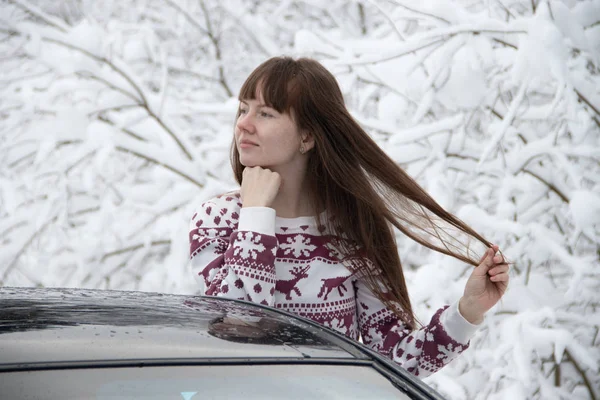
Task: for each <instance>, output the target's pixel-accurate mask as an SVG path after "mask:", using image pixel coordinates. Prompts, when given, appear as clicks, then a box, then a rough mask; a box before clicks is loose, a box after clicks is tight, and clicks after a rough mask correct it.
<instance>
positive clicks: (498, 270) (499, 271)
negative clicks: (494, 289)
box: [488, 264, 510, 276]
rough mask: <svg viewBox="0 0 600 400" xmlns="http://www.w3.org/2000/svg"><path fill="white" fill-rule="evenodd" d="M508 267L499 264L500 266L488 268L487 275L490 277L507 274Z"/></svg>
mask: <svg viewBox="0 0 600 400" xmlns="http://www.w3.org/2000/svg"><path fill="white" fill-rule="evenodd" d="M509 269H510V268H509V266H508V264H500V265H496V266H495V267H493V268H490V270H489V271H488V274H490V275H491V276H494V275H498V274H502V273H505V272H506V273H508V270H509Z"/></svg>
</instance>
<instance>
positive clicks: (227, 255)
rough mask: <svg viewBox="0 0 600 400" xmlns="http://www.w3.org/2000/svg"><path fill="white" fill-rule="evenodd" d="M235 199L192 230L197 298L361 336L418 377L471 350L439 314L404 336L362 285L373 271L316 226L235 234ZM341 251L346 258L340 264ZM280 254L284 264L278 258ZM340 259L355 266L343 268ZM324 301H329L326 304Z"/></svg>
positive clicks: (214, 206)
mask: <svg viewBox="0 0 600 400" xmlns="http://www.w3.org/2000/svg"><path fill="white" fill-rule="evenodd" d="M237 199H238V197H227V198H225V199H224V198H217V199H215V200H213V201H211V202H209V203H207V204H206V205H203V209H202V210H203V212H199V213H198V214H197V215H196V216H195V217H194V220H193V221H192V224H191V225H190V235H189V238H190V242H191V243H190V249H191V250H190V254H191V256H192V267H193V269H194V272H195V274H196V276H197V277H198V278H199V279H198V280H199V283H200V284H201V288H202V291H201V294H204V295H209V296H224V297H230V298H237V299H243V300H249V301H253V302H255V303H260V304H265V305H269V306H272V307H276V308H281V309H284V310H287V311H289V312H293V313H296V314H299V315H301V316H304V317H307V318H310V319H312V320H314V321H317V322H319V323H321V324H323V325H325V326H328V327H330V328H332V329H334V330H336V331H338V332H340V333H342V334H344V335H346V336H348V337H350V338H352V339H354V340H357V339H358V337H359V335H362V338H363V342H364V344H365V345H367V346H369V347H370V348H372V349H373V350H375V351H378V352H379V353H381V354H382V355H384V356H386V357H389V358H391V359H392V360H393V361H394V362H396V363H397V364H399V365H401V366H403V367H404V368H406V369H407V370H408V371H409V372H411V373H412V374H414V375H417V376H419V377H425V376H428V375H430V374H432V373H434V372H435V371H437V370H439V369H440V368H442V367H443V366H444V365H446V364H448V363H449V362H450V361H452V360H453V359H455V358H456V357H457V356H458V354H460V353H461V352H462V351H464V350H466V349H467V348H468V343H458V342H457V341H455V340H454V339H452V338H451V337H450V336H448V334H447V332H446V330H445V327H444V325H443V324H442V322H441V321H440V315H442V312H443V310H444V309H440V310H438V312H437V313H436V315H434V317H433V318H432V320H431V322H430V323H429V325H428V326H425V327H423V328H422V329H420V330H418V331H412V330H410V329H408V328H407V327H406V325H404V323H403V322H402V320H401V319H400V318H398V317H397V316H396V315H395V314H393V312H391V311H390V310H388V309H387V308H386V307H385V305H384V304H383V303H381V302H380V301H379V300H378V299H376V298H375V297H374V296H373V295H372V293H370V292H369V289H368V288H367V287H366V286H365V285H364V282H363V281H362V280H363V278H362V273H364V271H361V269H364V268H363V267H365V266H366V267H367V269H368V270H372V271H376V270H377V269H376V268H375V267H374V265H373V264H372V262H370V260H367V259H364V258H361V254H360V249H359V248H356V247H355V246H356V244H354V243H352V244H350V243H346V242H345V241H343V239H340V238H334V239H333V240H332V239H330V238H328V237H324V236H321V235H320V234H319V233H318V232H319V231H318V229H317V227H316V226H308V225H300V224H298V225H293V224H292V225H288V226H286V227H279V229H278V230H276V232H279V233H278V234H274V235H268V234H261V233H258V232H253V231H251V230H245V231H241V232H240V231H237V227H238V220H239V218H240V214H239V213H240V210H241V204H240V202H239V201H237ZM234 200H235V201H234ZM247 215H248V214H246V216H245V217H244V218H247ZM247 222H248V221H247ZM284 228H285V229H284ZM276 229H277V227H276ZM353 250H357V251H356V252H354V251H353ZM346 251H350V253H351V257H345V254H344V253H345V252H346ZM278 253H279V254H285V255H286V256H287V258H277V254H278ZM328 254H329V258H328V257H327V255H328ZM340 258H346V260H345V261H354V260H356V262H357V263H358V264H357V265H354V264H353V263H351V262H350V263H347V264H351V265H347V264H343V263H342V262H341V260H340ZM358 266H360V267H361V268H357V267H358ZM345 282H347V284H345ZM319 293H320V294H319ZM327 294H331V296H333V297H334V299H333V300H332V299H329V300H327ZM331 296H330V297H331Z"/></svg>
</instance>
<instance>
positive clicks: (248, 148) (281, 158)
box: [235, 93, 302, 171]
mask: <svg viewBox="0 0 600 400" xmlns="http://www.w3.org/2000/svg"><path fill="white" fill-rule="evenodd" d="M301 139H302V138H301V136H300V132H299V130H298V127H297V126H296V123H295V122H294V120H293V119H292V117H291V115H290V114H282V113H279V112H277V111H276V110H275V109H273V108H270V107H268V106H266V105H265V104H264V100H263V98H262V95H261V94H260V93H259V94H258V95H257V96H256V99H254V100H250V99H246V100H242V101H240V110H239V117H238V119H237V121H236V124H235V144H236V146H237V150H238V152H239V155H240V163H241V164H242V165H244V166H246V167H255V166H260V167H263V168H270V169H272V170H275V171H278V170H281V169H282V167H283V168H285V167H286V166H290V165H293V164H294V163H297V162H298V161H299V160H301V158H302V154H300V143H301Z"/></svg>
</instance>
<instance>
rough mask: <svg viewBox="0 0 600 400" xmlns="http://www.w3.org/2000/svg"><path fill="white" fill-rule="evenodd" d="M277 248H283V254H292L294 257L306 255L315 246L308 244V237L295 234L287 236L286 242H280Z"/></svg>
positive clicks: (308, 254)
mask: <svg viewBox="0 0 600 400" xmlns="http://www.w3.org/2000/svg"><path fill="white" fill-rule="evenodd" d="M279 248H281V249H283V250H284V251H283V254H285V255H289V254H290V253H293V254H294V257H300V256H304V257H308V256H310V253H311V252H312V251H314V250H315V249H316V248H317V246H315V245H312V244H310V239H309V238H307V237H306V236H304V235H296V236H294V237H293V238H291V237H290V238H288V239H287V241H286V243H283V244H280V245H279Z"/></svg>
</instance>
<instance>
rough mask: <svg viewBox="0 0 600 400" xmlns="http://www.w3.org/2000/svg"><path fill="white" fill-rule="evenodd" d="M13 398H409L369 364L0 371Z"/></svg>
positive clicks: (2, 382)
mask: <svg viewBox="0 0 600 400" xmlns="http://www.w3.org/2000/svg"><path fill="white" fill-rule="evenodd" d="M0 387H2V392H3V396H6V398H14V399H17V398H18V399H25V398H26V399H49V398H57V399H58V398H60V399H62V400H69V399H96V400H108V399H110V400H116V399H156V400H158V399H183V400H200V399H202V400H206V399H244V400H254V399H256V400H258V399H261V400H263V399H267V400H268V399H281V398H284V399H286V400H301V399H302V400H304V399H311V400H312V399H330V400H335V399H344V400H351V399H365V400H366V399H381V400H385V399H400V400H404V399H409V397H407V396H406V395H405V394H403V392H401V391H400V390H399V389H397V388H396V387H395V386H394V385H393V384H392V383H391V382H390V381H389V380H388V379H386V378H385V377H384V376H382V375H381V374H379V373H378V372H377V371H376V370H374V369H373V368H371V367H369V366H351V365H314V364H283V365H221V366H190V367H185V366H184V367H181V366H177V367H146V368H110V369H108V368H101V369H71V370H49V371H32V372H10V373H3V374H0Z"/></svg>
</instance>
